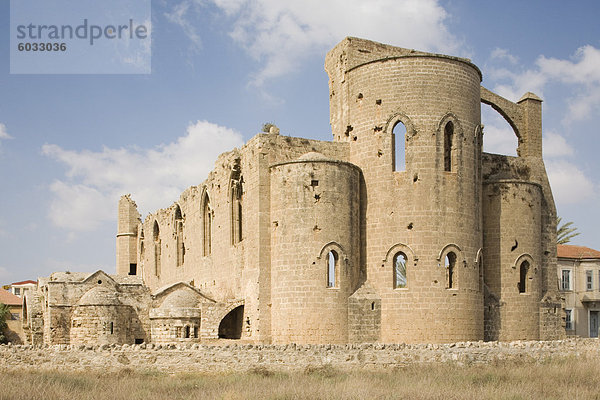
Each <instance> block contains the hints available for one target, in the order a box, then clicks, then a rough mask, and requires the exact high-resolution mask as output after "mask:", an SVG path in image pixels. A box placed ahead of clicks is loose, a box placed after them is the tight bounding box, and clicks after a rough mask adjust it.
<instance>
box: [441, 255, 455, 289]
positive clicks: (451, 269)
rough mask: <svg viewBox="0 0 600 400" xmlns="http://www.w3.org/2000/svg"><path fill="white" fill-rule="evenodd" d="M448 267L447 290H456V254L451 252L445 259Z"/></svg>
mask: <svg viewBox="0 0 600 400" xmlns="http://www.w3.org/2000/svg"><path fill="white" fill-rule="evenodd" d="M444 265H445V267H446V289H455V288H456V254H455V253H454V252H452V251H451V252H449V253H448V254H446V257H445V259H444Z"/></svg>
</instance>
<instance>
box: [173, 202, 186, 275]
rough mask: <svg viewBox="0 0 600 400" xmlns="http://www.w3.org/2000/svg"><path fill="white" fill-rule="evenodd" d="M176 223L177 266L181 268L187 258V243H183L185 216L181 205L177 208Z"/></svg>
mask: <svg viewBox="0 0 600 400" xmlns="http://www.w3.org/2000/svg"><path fill="white" fill-rule="evenodd" d="M174 222H175V223H174V225H175V241H176V243H175V244H176V246H177V266H178V267H180V266H182V265H183V261H184V258H185V243H184V242H183V215H182V213H181V207H179V204H178V205H177V207H176V208H175V215H174Z"/></svg>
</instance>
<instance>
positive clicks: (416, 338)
mask: <svg viewBox="0 0 600 400" xmlns="http://www.w3.org/2000/svg"><path fill="white" fill-rule="evenodd" d="M325 68H326V70H327V72H328V74H329V78H330V81H329V84H330V109H331V110H330V112H331V124H332V129H333V136H334V140H335V141H342V142H348V143H350V161H351V162H352V163H354V164H356V165H357V166H359V167H360V168H361V170H362V172H363V174H364V180H365V186H366V196H365V200H366V202H365V207H366V226H365V241H366V243H367V245H366V247H365V250H366V264H367V276H368V280H369V282H370V283H371V284H372V286H373V287H374V288H375V290H376V291H377V292H378V293H379V295H380V296H381V320H382V328H381V338H380V340H381V341H383V342H451V341H457V340H479V339H483V294H482V285H481V280H480V276H481V273H480V271H479V263H478V262H477V260H478V256H479V254H480V250H481V248H482V231H481V226H482V223H481V210H480V200H481V193H480V191H481V190H480V188H481V176H480V175H481V172H480V168H479V167H478V166H479V165H480V158H481V141H480V124H481V116H480V107H481V106H480V99H481V96H480V82H481V72H480V71H479V69H478V68H477V67H476V66H475V65H473V64H472V63H471V62H470V61H469V60H466V59H462V58H457V57H450V56H444V55H438V54H430V53H423V52H417V51H414V50H408V49H402V48H397V47H393V46H388V45H383V44H379V43H374V42H370V41H366V40H362V39H356V38H346V39H345V40H344V41H342V42H341V43H340V44H338V45H337V46H336V47H335V48H334V49H333V50H331V51H330V52H329V53H328V55H327V58H326V63H325ZM383 321H385V323H384V322H383Z"/></svg>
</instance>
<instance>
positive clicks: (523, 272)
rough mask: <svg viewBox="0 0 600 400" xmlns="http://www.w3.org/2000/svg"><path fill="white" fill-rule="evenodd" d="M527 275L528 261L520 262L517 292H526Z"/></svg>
mask: <svg viewBox="0 0 600 400" xmlns="http://www.w3.org/2000/svg"><path fill="white" fill-rule="evenodd" d="M528 277H529V262H528V261H527V260H525V261H523V262H522V263H521V266H520V267H519V293H527V278H528Z"/></svg>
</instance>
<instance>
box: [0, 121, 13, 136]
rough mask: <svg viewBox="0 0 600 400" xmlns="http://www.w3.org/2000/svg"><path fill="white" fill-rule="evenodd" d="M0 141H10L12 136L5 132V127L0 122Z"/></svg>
mask: <svg viewBox="0 0 600 400" xmlns="http://www.w3.org/2000/svg"><path fill="white" fill-rule="evenodd" d="M0 139H12V136H10V135H9V134H8V132H7V131H6V125H4V124H3V123H1V122H0Z"/></svg>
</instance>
